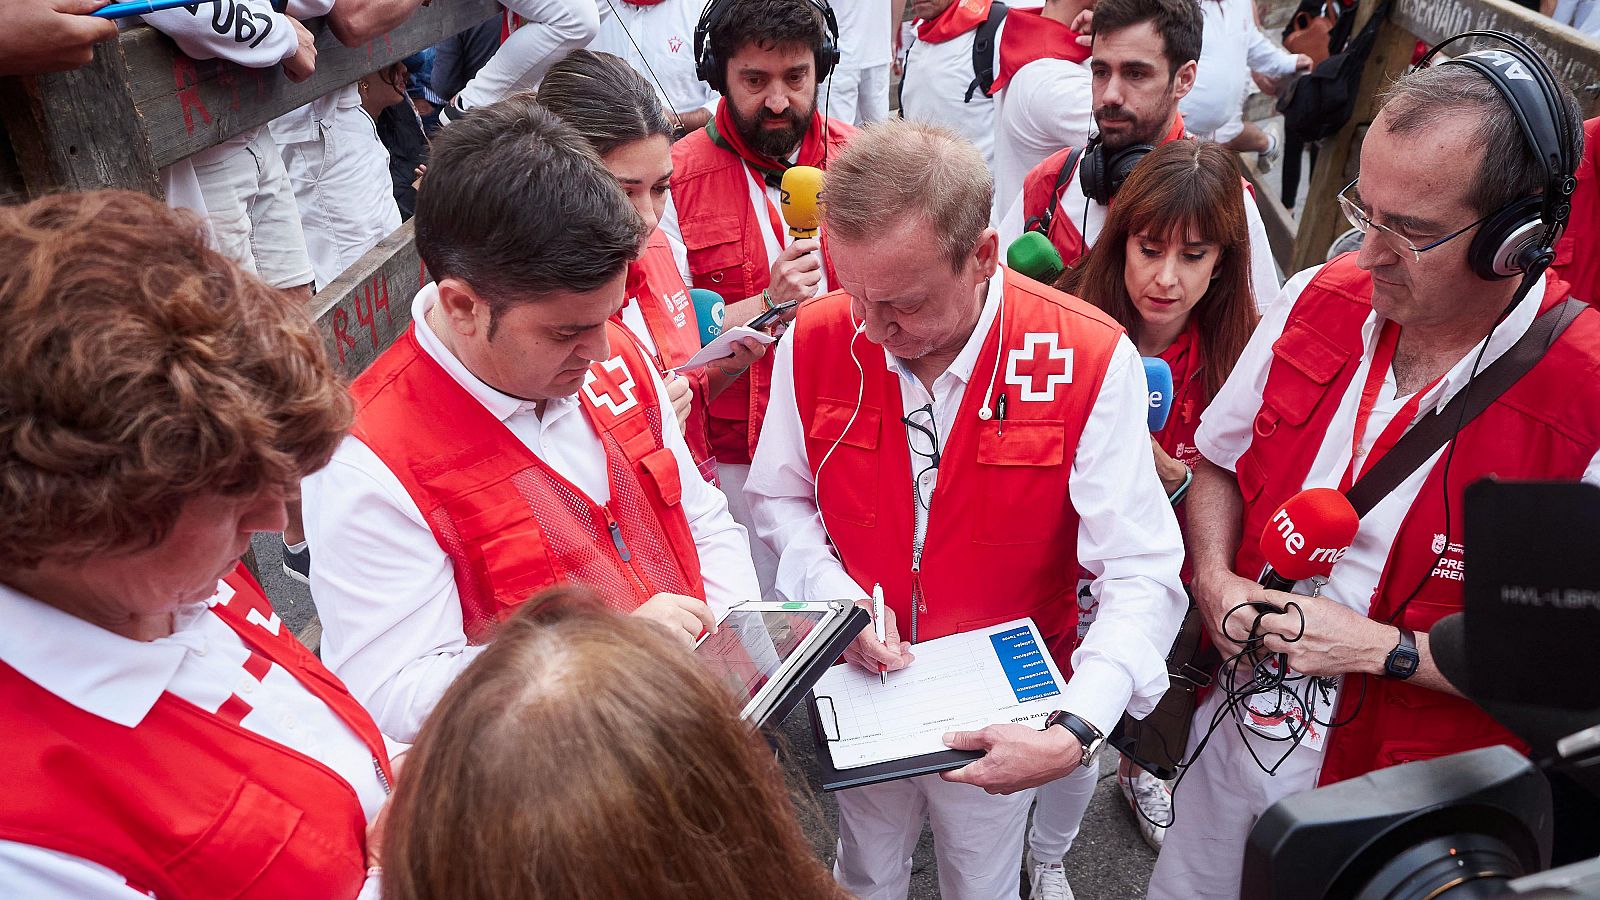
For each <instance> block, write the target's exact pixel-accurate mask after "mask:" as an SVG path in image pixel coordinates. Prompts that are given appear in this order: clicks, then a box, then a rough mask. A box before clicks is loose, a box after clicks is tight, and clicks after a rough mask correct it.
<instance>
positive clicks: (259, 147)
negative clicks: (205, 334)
mask: <svg viewBox="0 0 1600 900" xmlns="http://www.w3.org/2000/svg"><path fill="white" fill-rule="evenodd" d="M193 161H194V173H195V177H196V179H198V182H199V185H200V194H201V196H202V197H204V198H205V202H206V213H207V215H208V216H209V218H210V221H211V231H212V234H213V235H214V236H215V238H216V241H217V249H218V250H220V251H222V255H224V256H226V257H228V258H229V259H231V260H233V261H234V262H236V263H238V264H239V265H241V266H243V267H244V268H246V269H249V270H250V271H252V272H254V273H256V274H257V275H259V276H260V277H261V280H263V281H265V282H266V283H267V284H270V285H272V286H273V287H275V288H293V287H300V286H301V285H304V284H310V283H311V282H312V280H313V275H314V273H313V272H312V269H311V257H310V254H309V252H308V251H307V250H306V239H305V234H304V232H303V230H302V227H301V223H300V209H299V207H298V206H297V205H296V200H295V196H294V188H293V187H292V186H291V184H290V182H289V173H288V171H287V170H285V169H284V167H283V159H282V157H280V156H279V155H278V145H277V144H275V143H274V142H273V140H272V135H271V134H270V133H269V132H268V130H267V126H265V125H262V126H259V127H257V128H256V129H255V134H254V135H253V136H252V137H251V138H250V140H249V141H248V142H247V143H245V144H242V145H239V146H236V147H232V148H230V149H228V150H226V151H225V152H223V153H219V154H216V155H215V156H212V155H211V154H210V153H209V152H207V153H202V154H198V155H197V156H196V157H195V158H194V159H193ZM384 165H385V167H387V165H388V158H387V157H385V158H384ZM387 171H388V170H387V168H385V172H387Z"/></svg>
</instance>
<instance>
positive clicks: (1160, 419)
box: [1139, 356, 1172, 431]
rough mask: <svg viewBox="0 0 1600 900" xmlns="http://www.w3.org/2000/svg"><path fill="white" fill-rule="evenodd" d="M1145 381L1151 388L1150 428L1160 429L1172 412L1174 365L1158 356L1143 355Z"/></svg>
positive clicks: (1153, 429) (1152, 429) (1141, 358)
mask: <svg viewBox="0 0 1600 900" xmlns="http://www.w3.org/2000/svg"><path fill="white" fill-rule="evenodd" d="M1139 359H1140V361H1141V362H1143V363H1144V383H1145V385H1146V386H1147V387H1149V389H1150V411H1149V413H1148V417H1149V420H1150V430H1151V431H1160V430H1161V429H1163V428H1165V427H1166V425H1167V414H1168V413H1171V412H1172V367H1171V366H1169V365H1167V361H1166V360H1164V359H1162V358H1160V357H1158V356H1142V357H1140V358H1139Z"/></svg>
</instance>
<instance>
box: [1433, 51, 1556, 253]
mask: <svg viewBox="0 0 1600 900" xmlns="http://www.w3.org/2000/svg"><path fill="white" fill-rule="evenodd" d="M1471 37H1480V38H1489V39H1491V40H1495V41H1499V42H1500V43H1502V44H1505V45H1506V46H1507V47H1509V48H1510V49H1504V50H1473V51H1471V52H1468V53H1464V54H1462V55H1460V56H1457V57H1453V58H1451V59H1447V60H1445V61H1444V62H1443V63H1440V65H1445V66H1466V67H1467V68H1469V69H1471V70H1473V71H1474V72H1477V73H1479V74H1480V75H1482V76H1483V77H1485V78H1487V79H1488V80H1489V83H1490V84H1492V85H1494V86H1495V89H1496V90H1498V91H1499V92H1500V94H1501V96H1503V97H1505V100H1506V103H1507V104H1508V105H1509V106H1510V107H1511V111H1512V113H1513V114H1515V116H1516V119H1517V124H1518V126H1520V128H1521V130H1522V137H1523V140H1525V141H1526V142H1527V144H1528V147H1529V148H1531V149H1532V150H1533V152H1534V153H1535V154H1536V155H1537V156H1538V157H1539V163H1540V165H1542V166H1543V167H1544V170H1545V181H1544V194H1543V196H1540V197H1523V198H1522V199H1519V200H1513V201H1512V202H1510V203H1508V204H1506V205H1505V206H1504V207H1502V208H1500V209H1498V210H1496V211H1495V212H1494V213H1493V214H1491V215H1490V216H1489V217H1488V218H1487V219H1485V220H1484V222H1483V224H1482V225H1481V226H1479V228H1478V233H1477V234H1475V235H1473V237H1472V245H1471V246H1470V247H1468V248H1467V261H1468V263H1469V264H1470V265H1471V266H1472V271H1474V272H1476V273H1477V275H1478V277H1480V278H1483V279H1486V280H1490V281H1495V280H1499V279H1502V278H1511V277H1513V276H1515V275H1525V274H1527V273H1530V272H1535V273H1536V272H1540V271H1543V270H1544V268H1545V267H1547V266H1549V265H1550V263H1551V261H1552V260H1554V259H1555V245H1556V241H1557V240H1559V239H1560V238H1561V232H1562V231H1563V230H1564V229H1565V228H1566V226H1567V217H1568V216H1569V215H1570V214H1571V213H1572V192H1573V191H1574V190H1576V189H1577V187H1578V180H1577V178H1576V177H1574V175H1573V172H1574V170H1575V169H1576V167H1577V159H1578V153H1579V152H1580V151H1579V149H1578V147H1577V146H1576V141H1575V135H1574V134H1573V128H1572V121H1571V118H1570V113H1569V111H1568V109H1567V104H1566V103H1565V101H1564V100H1563V96H1562V92H1561V87H1560V84H1559V82H1557V81H1556V77H1555V73H1554V72H1552V71H1551V70H1550V67H1549V66H1548V65H1546V63H1545V61H1544V60H1543V59H1541V58H1540V57H1539V54H1538V53H1536V52H1534V50H1533V48H1532V47H1530V46H1528V44H1527V43H1526V42H1525V41H1523V40H1522V39H1521V38H1519V37H1517V36H1516V35H1511V34H1506V33H1504V32H1501V31H1465V32H1462V33H1461V34H1458V35H1456V36H1454V37H1451V38H1446V39H1445V40H1443V41H1440V42H1439V43H1437V44H1435V45H1434V46H1433V48H1432V49H1430V50H1429V51H1428V53H1427V55H1425V56H1423V57H1422V59H1421V60H1419V61H1418V62H1417V64H1416V65H1415V66H1414V67H1412V71H1418V70H1420V69H1422V68H1423V67H1425V66H1426V65H1427V64H1428V61H1429V60H1431V59H1433V58H1434V56H1435V55H1436V54H1438V52H1439V51H1440V50H1441V49H1443V48H1445V47H1447V46H1449V45H1451V44H1453V43H1455V42H1456V41H1459V40H1462V39H1464V38H1471Z"/></svg>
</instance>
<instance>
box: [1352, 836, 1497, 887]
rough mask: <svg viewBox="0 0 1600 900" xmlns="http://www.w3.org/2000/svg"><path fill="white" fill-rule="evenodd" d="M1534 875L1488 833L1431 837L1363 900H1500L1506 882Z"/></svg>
mask: <svg viewBox="0 0 1600 900" xmlns="http://www.w3.org/2000/svg"><path fill="white" fill-rule="evenodd" d="M1526 874H1528V872H1527V870H1526V868H1525V867H1524V866H1523V865H1522V863H1521V862H1520V861H1519V860H1518V858H1517V854H1516V852H1515V851H1514V850H1513V849H1512V847H1511V846H1510V845H1509V844H1507V843H1506V842H1505V841H1502V840H1500V839H1499V838H1496V837H1491V836H1489V835H1484V834H1471V833H1461V834H1451V835H1444V836H1441V837H1434V838H1429V839H1428V840H1425V841H1422V842H1421V843H1418V844H1415V845H1413V846H1411V847H1408V848H1406V849H1405V850H1403V851H1401V852H1400V853H1398V854H1396V855H1395V856H1394V858H1392V859H1390V860H1389V861H1388V862H1386V863H1384V864H1383V866H1382V867H1381V868H1380V869H1379V870H1378V873H1377V874H1376V875H1374V876H1373V877H1372V879H1371V880H1370V881H1368V882H1367V884H1366V887H1364V888H1363V889H1362V890H1361V891H1360V892H1359V893H1358V894H1357V895H1356V896H1357V898H1358V900H1433V898H1443V900H1474V898H1479V897H1498V896H1501V895H1503V894H1504V893H1505V885H1506V882H1508V881H1510V880H1511V879H1513V878H1517V877H1520V876H1522V875H1526Z"/></svg>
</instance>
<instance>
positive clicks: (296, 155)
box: [279, 106, 400, 291]
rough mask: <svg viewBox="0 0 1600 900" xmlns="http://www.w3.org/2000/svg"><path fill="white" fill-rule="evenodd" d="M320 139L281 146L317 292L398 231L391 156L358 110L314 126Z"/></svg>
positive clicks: (335, 112)
mask: <svg viewBox="0 0 1600 900" xmlns="http://www.w3.org/2000/svg"><path fill="white" fill-rule="evenodd" d="M317 134H318V136H319V139H317V140H311V141H301V142H297V143H293V144H283V145H281V146H280V147H279V149H280V150H281V151H282V152H283V163H284V167H285V168H287V169H288V170H289V181H290V183H292V184H293V185H294V199H295V203H296V205H297V206H299V208H300V222H301V224H302V225H303V226H304V227H305V237H306V249H307V250H308V251H309V252H310V254H311V268H312V269H313V271H315V273H316V285H317V290H319V291H320V290H322V289H323V288H325V287H327V286H328V283H329V282H331V281H333V280H334V279H335V278H337V277H339V274H340V273H341V272H343V271H344V270H345V269H347V268H349V267H350V266H351V265H352V264H353V263H354V262H355V261H356V260H358V259H360V258H361V256H362V254H364V253H366V252H367V251H368V250H371V249H372V248H373V246H374V245H376V244H377V243H378V242H379V241H381V240H383V239H384V238H386V237H388V236H389V233H390V232H391V231H394V230H395V229H396V228H399V227H400V208H399V207H398V206H397V205H395V202H394V182H393V181H391V180H390V178H389V151H388V150H387V149H385V148H384V146H383V142H382V141H380V140H379V139H378V132H377V129H376V127H375V126H374V125H373V123H372V117H371V116H369V115H367V112H366V110H364V109H362V108H361V107H360V106H335V107H333V109H332V110H331V111H330V113H329V118H327V119H319V120H317Z"/></svg>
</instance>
